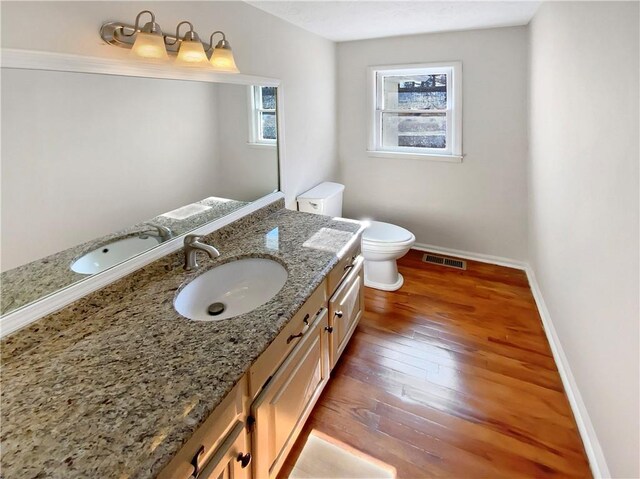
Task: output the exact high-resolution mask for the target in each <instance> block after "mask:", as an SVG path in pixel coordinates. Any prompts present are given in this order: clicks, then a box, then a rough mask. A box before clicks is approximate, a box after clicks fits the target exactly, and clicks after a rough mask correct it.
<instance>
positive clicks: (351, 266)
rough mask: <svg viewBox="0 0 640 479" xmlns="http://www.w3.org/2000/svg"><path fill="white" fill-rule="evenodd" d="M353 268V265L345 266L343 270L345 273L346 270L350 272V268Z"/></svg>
mask: <svg viewBox="0 0 640 479" xmlns="http://www.w3.org/2000/svg"><path fill="white" fill-rule="evenodd" d="M354 266H355V264H348V265H346V266H345V267H344V270H345V271H348V270H350V269H351V268H353V267H354Z"/></svg>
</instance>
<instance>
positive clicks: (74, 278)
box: [0, 196, 248, 314]
mask: <svg viewBox="0 0 640 479" xmlns="http://www.w3.org/2000/svg"><path fill="white" fill-rule="evenodd" d="M247 204H248V203H247V202H243V201H235V200H229V199H226V198H216V197H213V196H212V197H209V198H205V199H204V200H201V201H197V202H196V203H192V205H202V206H205V207H207V210H205V211H202V212H199V213H196V214H193V215H189V216H188V217H186V218H182V219H177V218H174V217H171V216H170V215H171V213H173V212H171V211H170V212H168V213H164V214H162V215H159V216H156V217H155V218H152V219H150V220H149V221H147V222H144V223H138V224H135V225H133V226H130V227H128V228H125V229H122V230H120V231H117V232H115V233H110V234H108V235H105V236H101V237H100V238H96V239H93V240H91V241H87V242H85V243H82V244H79V245H76V246H73V247H72V248H68V249H66V250H63V251H59V252H57V253H54V254H52V255H49V256H46V257H44V258H40V259H37V260H35V261H32V262H30V263H27V264H24V265H22V266H18V267H17V268H13V269H10V270H8V271H4V272H2V273H0V284H1V285H2V296H1V297H0V314H8V313H10V312H11V311H14V310H16V309H18V308H20V307H22V306H24V305H26V304H29V303H31V302H33V301H37V300H38V299H41V298H42V297H44V296H47V295H49V294H51V293H55V292H56V291H59V290H60V289H63V288H66V287H67V286H69V285H71V284H74V283H77V282H78V281H82V280H85V279H87V278H90V277H91V275H87V274H80V273H76V272H74V271H72V270H71V267H70V266H71V264H72V263H73V262H74V261H75V260H77V259H78V258H79V257H81V256H82V255H84V254H86V253H88V252H90V251H93V250H94V249H97V248H100V247H102V246H105V245H107V244H109V243H111V242H112V241H114V240H120V239H124V238H128V237H131V236H137V235H140V234H141V233H147V234H149V233H154V228H153V227H152V226H150V224H156V225H159V226H166V227H167V228H169V229H170V230H171V232H172V233H173V235H174V236H180V235H182V234H184V233H187V232H188V231H191V230H193V229H195V228H198V227H199V226H202V225H203V224H206V223H209V222H210V221H213V220H215V219H218V218H222V217H223V216H226V215H228V214H229V213H231V212H233V211H235V210H237V209H239V208H241V207H243V206H245V205H247ZM192 205H187V206H192ZM183 208H184V207H183ZM176 211H177V210H176ZM152 235H153V234H152Z"/></svg>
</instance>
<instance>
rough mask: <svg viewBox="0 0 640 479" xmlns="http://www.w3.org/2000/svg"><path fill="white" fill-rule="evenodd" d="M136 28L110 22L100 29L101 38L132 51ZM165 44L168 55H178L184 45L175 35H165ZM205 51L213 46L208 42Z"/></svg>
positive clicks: (204, 44) (204, 43)
mask: <svg viewBox="0 0 640 479" xmlns="http://www.w3.org/2000/svg"><path fill="white" fill-rule="evenodd" d="M134 33H136V30H135V27H134V26H133V25H128V24H126V23H120V22H108V23H105V24H104V25H102V27H100V37H101V38H102V40H104V41H105V43H108V44H109V45H113V46H116V47H121V48H128V49H131V47H133V43H134V42H135V39H136V36H135V35H134ZM163 37H164V44H165V47H166V49H167V53H170V54H173V55H177V54H178V50H179V49H180V44H181V43H182V38H178V37H176V36H175V35H167V34H164V35H163ZM202 45H203V46H204V51H205V52H208V51H209V50H210V49H211V45H210V44H209V43H206V42H202Z"/></svg>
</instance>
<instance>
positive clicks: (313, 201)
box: [297, 182, 416, 291]
mask: <svg viewBox="0 0 640 479" xmlns="http://www.w3.org/2000/svg"><path fill="white" fill-rule="evenodd" d="M343 194H344V185H341V184H340V183H331V182H324V183H320V184H319V185H317V186H316V187H314V188H311V189H310V190H309V191H306V192H305V193H303V194H301V195H300V196H298V198H297V200H298V210H299V211H304V212H306V213H315V214H320V215H327V216H342V196H343ZM415 241H416V237H415V236H413V233H411V231H408V230H406V229H404V228H401V227H400V226H396V225H392V224H391V223H382V222H380V221H372V222H371V223H370V224H369V226H368V227H367V229H366V230H365V231H364V233H363V235H362V256H363V257H364V285H365V286H368V287H370V288H376V289H381V290H384V291H395V290H396V289H400V287H401V286H402V283H404V279H403V278H402V275H401V274H400V273H398V265H397V264H396V260H397V259H399V258H402V257H403V256H404V255H405V254H407V251H409V249H410V248H411V246H413V243H415Z"/></svg>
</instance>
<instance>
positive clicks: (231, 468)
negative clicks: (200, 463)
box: [197, 422, 252, 479]
mask: <svg viewBox="0 0 640 479" xmlns="http://www.w3.org/2000/svg"><path fill="white" fill-rule="evenodd" d="M251 459H252V457H251V452H249V436H248V435H247V431H246V428H245V427H244V423H241V422H238V423H237V424H236V425H235V426H234V428H233V429H232V430H231V432H230V433H229V435H228V436H227V438H226V439H225V440H224V442H222V444H221V445H220V447H219V448H218V450H217V451H216V453H215V454H214V455H213V457H212V458H211V461H209V463H208V464H207V465H206V466H205V467H204V468H203V469H202V472H200V473H199V474H198V475H197V479H250V477H251V466H250V463H251Z"/></svg>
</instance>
